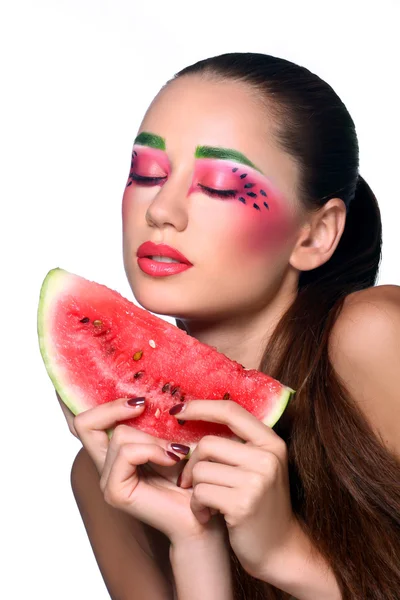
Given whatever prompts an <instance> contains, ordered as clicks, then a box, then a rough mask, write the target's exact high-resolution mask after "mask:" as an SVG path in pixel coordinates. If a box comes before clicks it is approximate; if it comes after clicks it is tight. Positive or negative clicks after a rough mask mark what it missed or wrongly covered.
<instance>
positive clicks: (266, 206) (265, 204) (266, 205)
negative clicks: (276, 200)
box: [264, 202, 269, 210]
mask: <svg viewBox="0 0 400 600" xmlns="http://www.w3.org/2000/svg"><path fill="white" fill-rule="evenodd" d="M264 206H265V208H268V210H269V206H268V204H267V203H266V202H264Z"/></svg>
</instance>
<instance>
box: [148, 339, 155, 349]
mask: <svg viewBox="0 0 400 600" xmlns="http://www.w3.org/2000/svg"><path fill="white" fill-rule="evenodd" d="M149 346H151V347H152V348H155V347H156V343H155V341H154V340H149Z"/></svg>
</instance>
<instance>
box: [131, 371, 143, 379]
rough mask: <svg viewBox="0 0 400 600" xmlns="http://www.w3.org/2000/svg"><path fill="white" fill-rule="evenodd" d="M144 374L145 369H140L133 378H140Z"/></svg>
mask: <svg viewBox="0 0 400 600" xmlns="http://www.w3.org/2000/svg"><path fill="white" fill-rule="evenodd" d="M142 375H144V371H138V372H137V373H135V374H134V376H133V378H134V379H139V377H141V376H142Z"/></svg>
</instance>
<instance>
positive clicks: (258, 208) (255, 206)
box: [253, 203, 261, 210]
mask: <svg viewBox="0 0 400 600" xmlns="http://www.w3.org/2000/svg"><path fill="white" fill-rule="evenodd" d="M253 206H254V208H256V209H257V210H261V208H260V207H259V206H258V204H255V203H254V204H253Z"/></svg>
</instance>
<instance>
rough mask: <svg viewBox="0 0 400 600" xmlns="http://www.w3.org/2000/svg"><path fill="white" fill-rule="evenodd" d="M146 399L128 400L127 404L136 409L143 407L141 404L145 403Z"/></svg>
mask: <svg viewBox="0 0 400 600" xmlns="http://www.w3.org/2000/svg"><path fill="white" fill-rule="evenodd" d="M145 401H146V399H145V398H142V397H140V398H130V399H129V400H128V401H127V404H128V405H129V406H133V407H137V406H143V404H144V403H145Z"/></svg>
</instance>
